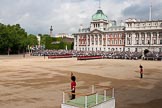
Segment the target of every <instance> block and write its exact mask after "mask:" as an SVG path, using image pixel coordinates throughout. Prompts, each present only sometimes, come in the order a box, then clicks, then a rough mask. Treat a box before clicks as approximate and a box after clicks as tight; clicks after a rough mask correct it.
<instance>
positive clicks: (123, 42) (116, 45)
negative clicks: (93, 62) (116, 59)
mask: <svg viewBox="0 0 162 108" xmlns="http://www.w3.org/2000/svg"><path fill="white" fill-rule="evenodd" d="M73 35H74V50H77V51H131V52H135V51H136V52H140V51H143V50H145V49H148V50H150V51H156V52H162V20H149V21H140V20H136V19H131V18H129V19H127V20H126V21H125V22H123V23H121V24H120V26H118V25H117V24H116V21H114V20H108V17H107V16H106V15H105V14H104V13H103V11H102V10H101V9H99V10H97V12H96V13H95V14H94V15H93V16H92V20H91V22H90V27H89V28H83V27H82V25H81V26H80V28H79V31H78V33H74V34H73Z"/></svg>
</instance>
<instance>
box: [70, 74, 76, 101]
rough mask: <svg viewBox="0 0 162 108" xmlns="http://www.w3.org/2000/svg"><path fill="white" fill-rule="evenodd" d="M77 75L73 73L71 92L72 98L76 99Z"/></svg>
mask: <svg viewBox="0 0 162 108" xmlns="http://www.w3.org/2000/svg"><path fill="white" fill-rule="evenodd" d="M75 80H76V77H75V76H74V75H73V73H71V93H72V97H71V100H72V99H75V87H76V82H75Z"/></svg>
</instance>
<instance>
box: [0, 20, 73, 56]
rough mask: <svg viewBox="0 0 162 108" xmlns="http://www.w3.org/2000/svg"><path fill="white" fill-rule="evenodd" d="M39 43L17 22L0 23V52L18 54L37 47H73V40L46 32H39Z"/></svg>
mask: <svg viewBox="0 0 162 108" xmlns="http://www.w3.org/2000/svg"><path fill="white" fill-rule="evenodd" d="M39 36H40V40H41V41H40V43H38V39H37V37H36V36H35V35H33V34H29V35H28V34H27V32H25V30H24V29H23V28H21V27H20V25H19V24H16V25H4V24H1V23H0V54H20V53H25V52H26V51H29V49H30V50H33V48H34V49H35V50H36V49H39V48H38V44H40V45H41V46H42V47H41V48H43V49H56V50H57V49H73V42H69V41H66V40H65V39H64V38H54V37H50V36H49V35H47V34H44V35H42V34H39Z"/></svg>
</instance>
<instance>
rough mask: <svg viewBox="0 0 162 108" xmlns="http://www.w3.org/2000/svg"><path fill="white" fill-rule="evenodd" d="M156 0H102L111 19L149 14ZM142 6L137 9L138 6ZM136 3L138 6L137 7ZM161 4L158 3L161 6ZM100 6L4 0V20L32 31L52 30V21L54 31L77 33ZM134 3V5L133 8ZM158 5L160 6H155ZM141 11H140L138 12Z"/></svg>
mask: <svg viewBox="0 0 162 108" xmlns="http://www.w3.org/2000/svg"><path fill="white" fill-rule="evenodd" d="M151 1H152V0H149V1H148V0H101V9H102V10H103V12H104V13H105V14H106V15H107V16H108V18H109V19H110V20H113V19H114V20H124V19H125V18H127V17H132V16H133V17H137V18H140V17H141V14H143V18H147V17H148V15H147V14H148V13H142V12H146V11H147V10H146V7H147V6H149V4H150V2H151ZM160 3H161V2H160V1H159V0H154V1H153V2H152V4H153V9H154V10H153V12H154V14H153V15H154V16H155V17H158V19H159V18H162V16H161V15H162V11H161V10H162V8H160V7H162V3H161V4H160ZM134 5H135V6H137V7H139V8H140V9H139V10H137V9H136V7H135V6H134ZM133 6H134V7H133ZM157 6H158V7H157ZM98 7H99V3H98V0H39V1H38V0H1V1H0V22H2V23H5V24H16V23H20V25H21V26H22V27H23V28H25V30H26V31H27V32H28V33H33V34H38V33H42V34H48V33H49V28H50V26H51V25H52V26H53V28H54V34H56V33H60V32H64V33H74V32H77V31H78V28H79V25H80V24H83V26H84V27H89V23H90V21H91V16H92V15H93V14H95V12H96V11H97V9H98ZM132 7H133V8H132ZM155 7H156V8H155ZM137 13H138V14H137Z"/></svg>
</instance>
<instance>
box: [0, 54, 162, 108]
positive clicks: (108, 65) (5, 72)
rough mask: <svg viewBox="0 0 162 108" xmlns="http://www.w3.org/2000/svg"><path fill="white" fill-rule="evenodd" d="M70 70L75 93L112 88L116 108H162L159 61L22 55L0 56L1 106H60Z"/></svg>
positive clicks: (58, 107) (4, 107) (161, 74)
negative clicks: (97, 86) (141, 68)
mask: <svg viewBox="0 0 162 108" xmlns="http://www.w3.org/2000/svg"><path fill="white" fill-rule="evenodd" d="M140 64H142V65H143V66H144V78H143V79H140V78H139V65H140ZM70 72H73V73H74V74H75V75H76V77H77V92H83V91H84V90H89V88H90V87H91V85H93V84H100V85H104V86H112V87H114V88H115V98H116V108H162V61H142V60H117V59H111V60H110V59H102V60H89V61H77V60H76V58H66V59H64V58H63V59H47V58H46V59H44V58H43V57H32V56H26V57H25V58H23V56H22V55H12V56H2V55H0V108H60V105H61V102H62V92H63V91H64V90H69V89H70V77H69V76H70Z"/></svg>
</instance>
